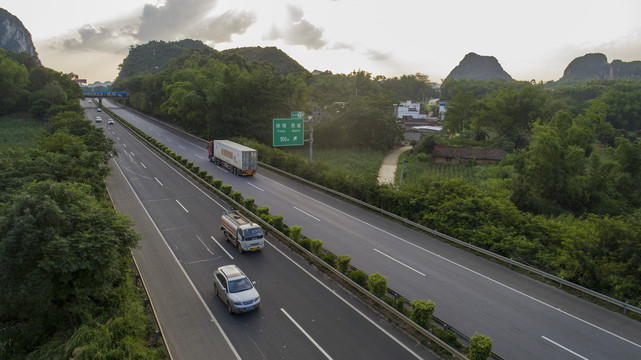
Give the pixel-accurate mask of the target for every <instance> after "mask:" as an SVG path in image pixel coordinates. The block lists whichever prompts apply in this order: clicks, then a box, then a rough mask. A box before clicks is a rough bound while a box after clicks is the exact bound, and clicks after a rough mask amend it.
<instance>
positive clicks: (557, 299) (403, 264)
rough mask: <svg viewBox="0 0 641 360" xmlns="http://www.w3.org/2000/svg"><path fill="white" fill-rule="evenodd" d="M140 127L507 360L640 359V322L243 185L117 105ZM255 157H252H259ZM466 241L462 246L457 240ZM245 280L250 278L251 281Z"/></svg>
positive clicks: (269, 177)
mask: <svg viewBox="0 0 641 360" xmlns="http://www.w3.org/2000/svg"><path fill="white" fill-rule="evenodd" d="M113 110H114V111H115V112H116V113H118V114H119V115H120V116H122V117H123V118H125V119H126V120H128V121H130V122H131V123H132V124H134V125H135V126H137V127H138V128H140V129H142V130H143V131H145V132H146V133H147V134H149V135H151V136H153V137H154V138H155V139H157V140H159V141H161V142H163V143H164V144H166V145H167V146H168V147H170V148H171V149H172V150H173V151H175V152H176V153H178V154H180V155H182V156H183V157H186V158H188V159H190V161H193V162H194V163H195V164H196V165H199V166H200V167H201V169H205V170H207V171H208V172H209V173H210V174H212V175H213V176H214V177H215V178H220V179H222V180H223V183H225V184H231V185H232V186H233V189H234V190H238V191H240V192H241V193H242V194H243V196H244V197H253V198H255V200H256V201H255V202H256V204H257V205H266V206H268V207H269V208H270V213H272V214H281V215H283V216H284V218H285V223H286V224H288V225H290V226H292V225H299V226H302V227H303V234H305V235H306V236H308V237H309V238H317V239H320V240H322V241H323V243H324V246H325V247H326V248H328V249H330V250H331V251H333V252H334V253H337V254H347V255H350V256H351V257H352V264H353V265H355V266H356V267H358V268H360V269H362V270H364V271H365V272H366V273H368V274H369V273H374V272H380V273H381V274H382V275H384V276H386V277H387V281H388V285H389V287H390V288H392V289H394V290H395V291H397V292H398V293H400V294H402V295H403V296H405V297H406V298H408V299H410V300H413V299H431V300H433V301H434V302H435V304H436V312H435V314H436V315H437V316H438V317H439V318H441V319H443V320H444V321H446V322H448V323H449V324H451V325H452V326H453V327H455V328H457V329H458V330H460V331H462V332H464V333H466V334H468V335H472V334H474V333H475V332H479V333H481V334H484V335H487V336H489V337H490V338H491V339H492V340H493V342H494V346H493V350H494V351H495V352H496V353H498V354H499V355H501V356H503V357H504V358H507V359H641V324H640V323H639V322H637V321H634V320H631V319H629V318H627V317H626V316H623V315H621V314H618V313H615V312H612V311H609V310H606V309H603V308H601V307H599V306H596V305H594V304H592V303H590V302H588V301H585V300H582V299H579V298H577V297H575V296H573V295H570V294H567V293H565V292H564V291H561V290H559V289H557V288H555V287H553V286H549V285H546V284H543V283H540V282H538V281H535V280H532V279H530V278H528V277H525V276H523V275H520V274H518V273H515V272H513V271H511V270H509V269H508V268H506V267H503V266H500V265H497V264H494V263H492V262H490V261H487V260H484V259H482V258H479V257H477V256H474V255H473V254H470V253H469V252H467V251H465V250H462V249H458V248H454V247H452V246H449V245H447V244H445V243H443V242H441V241H438V240H435V239H433V238H431V237H429V236H427V235H425V234H423V233H420V232H417V231H414V230H412V229H409V228H407V227H405V226H403V225H401V224H398V223H396V222H393V221H390V220H388V219H386V218H385V217H383V216H379V215H377V214H376V213H373V212H371V211H367V210H363V209H361V208H359V207H357V206H354V205H352V204H349V203H346V202H344V201H342V200H340V199H337V198H335V197H332V196H329V195H327V194H325V193H323V192H320V191H318V190H315V189H313V188H310V187H308V186H305V185H302V184H300V183H297V182H295V181H292V180H290V179H288V178H285V177H283V176H280V175H278V174H275V173H273V172H271V171H268V170H266V169H264V168H259V170H258V174H257V175H256V176H253V177H250V178H242V177H238V176H235V175H232V174H230V173H228V172H227V171H226V170H225V169H223V168H219V167H216V166H215V165H214V164H213V163H210V162H209V161H208V160H207V153H206V145H205V143H204V142H202V141H199V140H197V139H194V138H193V137H190V136H185V135H182V134H180V133H178V132H176V131H173V130H172V129H170V128H168V127H165V126H162V125H159V124H158V123H156V122H154V121H151V120H149V119H146V118H145V117H143V116H141V115H139V114H136V113H133V112H131V111H128V110H127V109H124V108H120V107H118V106H115V107H114V108H113ZM259 158H260V154H259ZM463 240H464V239H463ZM250 277H251V276H250Z"/></svg>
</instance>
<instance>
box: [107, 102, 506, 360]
mask: <svg viewBox="0 0 641 360" xmlns="http://www.w3.org/2000/svg"><path fill="white" fill-rule="evenodd" d="M111 115H112V116H114V117H118V118H120V117H119V116H118V115H117V114H115V113H113V112H111ZM121 121H122V118H121ZM123 123H124V124H125V125H126V127H129V126H133V125H131V124H129V122H127V121H123ZM132 133H133V134H134V135H136V136H139V135H138V134H137V133H136V132H135V131H133V129H132ZM139 137H140V136H139ZM140 139H141V140H142V141H144V142H146V143H147V144H148V145H149V146H151V147H152V148H154V149H156V150H157V151H158V153H160V154H162V155H164V156H165V157H166V158H167V159H169V160H170V161H171V162H172V163H173V164H174V165H176V166H178V167H180V168H182V169H183V170H184V171H185V172H186V173H187V174H189V175H190V177H191V178H192V179H194V180H196V181H198V182H199V183H200V184H201V185H204V186H206V187H207V188H209V189H210V190H212V191H214V192H215V193H217V194H218V195H219V196H220V197H222V198H223V199H225V200H226V201H227V202H228V203H229V204H231V205H232V206H234V207H235V208H237V209H238V210H241V211H243V212H244V213H245V214H246V215H248V216H250V217H252V218H253V219H255V220H256V221H257V222H259V223H260V224H261V225H262V226H263V227H264V228H267V229H269V231H270V233H271V234H272V236H274V234H275V235H276V236H275V238H277V239H279V240H280V241H281V242H283V243H285V244H286V245H288V246H289V247H290V248H294V249H296V250H297V251H298V252H299V253H301V254H304V255H305V257H306V258H307V260H309V261H311V262H314V264H315V265H316V266H317V267H319V268H322V269H323V270H325V271H326V272H329V273H330V274H331V275H332V276H333V278H334V279H335V280H339V281H340V282H341V283H342V284H343V285H345V286H346V287H349V288H350V289H352V290H353V291H356V292H357V293H358V294H360V295H361V296H362V297H363V298H365V299H366V300H367V301H368V302H369V303H370V304H376V306H377V309H378V310H379V311H385V313H386V314H387V315H388V317H393V318H395V319H396V320H397V321H399V322H402V323H403V324H404V325H405V326H406V329H407V328H411V329H412V330H413V331H415V332H417V333H419V334H420V335H421V336H423V337H425V338H427V339H429V341H432V342H434V343H435V344H437V345H438V346H440V347H441V348H442V349H443V350H445V351H447V352H448V353H449V354H450V355H451V356H452V357H453V358H454V359H459V360H469V358H468V357H466V356H465V355H464V354H462V353H460V352H459V351H458V350H456V349H455V348H453V347H451V346H450V345H449V344H447V343H446V342H444V341H443V340H441V339H440V338H439V337H437V336H436V335H434V334H432V333H431V332H430V331H428V330H427V329H425V328H423V327H421V326H419V325H418V324H416V323H415V322H414V321H412V320H410V319H409V318H408V317H407V316H405V315H404V314H402V313H400V312H399V311H398V310H396V309H395V308H394V307H392V306H390V305H389V304H387V303H386V302H385V301H383V300H382V299H380V298H378V297H376V296H374V295H373V294H372V293H370V292H369V291H367V290H366V289H364V288H362V287H361V286H360V285H358V284H356V283H355V282H354V281H353V280H352V279H350V278H348V277H347V276H346V275H345V274H343V273H341V272H340V271H338V270H337V269H335V268H334V267H333V266H331V265H329V264H327V263H326V262H325V261H323V260H322V259H320V258H319V257H318V256H316V255H315V254H313V253H311V252H310V251H309V250H307V249H305V248H304V247H302V246H301V245H300V244H298V243H297V242H296V241H294V240H292V239H290V238H289V237H288V236H286V235H285V234H283V233H282V232H280V231H279V230H278V229H276V228H275V227H273V226H272V225H270V224H269V223H267V222H265V221H264V220H263V219H261V218H260V217H259V216H258V215H256V214H254V213H253V212H251V211H249V210H247V209H246V208H245V207H244V206H243V205H242V204H239V203H238V202H236V201H235V200H234V199H233V198H232V197H230V196H229V195H227V194H225V193H224V192H222V191H221V190H220V189H217V188H216V187H214V186H213V185H211V184H210V183H209V182H207V181H205V180H204V179H202V178H201V177H199V176H198V175H196V174H194V173H193V172H192V171H190V170H189V169H187V168H186V167H184V166H183V165H182V164H181V163H179V162H178V161H176V160H175V159H173V158H172V157H170V156H169V155H167V154H166V153H165V152H163V151H161V150H160V149H158V148H156V147H155V146H154V145H153V144H151V143H150V142H148V141H147V140H146V139H144V138H142V137H140ZM143 286H144V284H143ZM146 291H147V290H146V288H145V292H146ZM147 298H148V299H149V296H147ZM152 309H153V306H152ZM154 316H155V312H154ZM156 324H157V325H159V324H158V323H157V322H156ZM159 328H160V327H159ZM170 357H171V355H170ZM495 359H496V357H495ZM498 359H500V358H498Z"/></svg>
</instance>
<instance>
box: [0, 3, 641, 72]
mask: <svg viewBox="0 0 641 360" xmlns="http://www.w3.org/2000/svg"><path fill="white" fill-rule="evenodd" d="M0 7H1V8H4V9H6V10H7V11H9V12H10V13H12V14H13V15H15V16H17V17H18V18H19V19H20V20H21V21H22V23H23V24H24V26H25V27H26V28H27V30H29V32H30V33H31V36H32V38H33V41H34V44H35V46H36V51H37V52H38V54H39V57H40V59H41V61H42V62H43V64H44V65H45V66H47V67H49V68H52V69H55V70H58V71H62V72H64V73H70V72H72V73H75V74H77V75H79V76H80V78H85V79H87V80H88V82H89V83H92V82H94V81H113V80H114V79H115V78H116V77H117V76H118V65H119V64H121V63H122V61H123V59H124V58H125V57H126V56H127V54H128V51H129V48H130V46H132V45H140V44H145V43H147V42H149V41H151V40H164V41H176V40H182V39H185V38H190V39H196V40H201V41H203V42H204V43H206V44H207V45H209V46H211V47H213V48H215V49H217V50H225V49H230V48H237V47H247V46H262V47H266V46H275V47H277V48H279V49H281V50H283V51H284V52H285V53H287V54H288V55H289V56H290V57H292V58H293V59H294V60H296V61H298V63H300V64H301V65H302V66H303V67H305V68H306V69H307V70H309V71H312V70H321V71H325V70H329V71H331V72H333V73H335V74H336V73H343V74H349V73H350V72H352V71H354V70H364V71H366V72H369V73H371V74H372V75H373V76H376V75H383V76H385V77H388V78H390V77H398V76H402V75H411V74H415V73H422V74H427V75H428V76H429V79H430V80H431V81H434V82H437V83H440V82H441V80H442V79H444V78H445V77H447V75H448V74H449V73H450V71H452V69H453V68H454V67H456V66H457V65H458V64H459V62H460V61H461V60H462V59H463V57H464V56H465V55H466V54H467V53H470V52H474V53H477V54H479V55H483V56H494V57H495V58H496V59H497V60H498V61H499V63H500V64H501V66H502V67H503V69H504V70H505V71H506V72H507V73H508V74H510V75H511V76H512V77H513V78H515V79H517V80H527V81H530V80H536V81H537V82H538V81H544V82H545V81H549V80H558V79H559V78H560V77H562V76H563V71H564V70H565V68H566V67H567V65H568V64H569V63H570V62H571V61H572V60H573V59H575V58H577V57H580V56H583V55H585V54H588V53H595V52H598V53H603V54H605V55H606V57H607V58H608V61H609V62H612V61H613V60H616V59H619V60H622V61H634V60H641V21H639V15H641V1H638V0H598V1H597V0H537V1H532V0H484V1H478V0H446V1H434V0H394V1H381V0H378V1H377V0H109V1H86V0H56V1H43V0H0Z"/></svg>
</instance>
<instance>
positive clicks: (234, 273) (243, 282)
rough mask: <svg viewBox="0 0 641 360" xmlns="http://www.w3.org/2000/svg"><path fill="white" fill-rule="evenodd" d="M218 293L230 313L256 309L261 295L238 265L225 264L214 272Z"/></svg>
mask: <svg viewBox="0 0 641 360" xmlns="http://www.w3.org/2000/svg"><path fill="white" fill-rule="evenodd" d="M214 287H215V288H216V295H218V297H220V299H221V300H222V301H223V302H224V303H225V305H227V311H229V313H230V314H233V313H242V312H247V311H251V310H256V309H258V308H259V307H260V295H258V291H257V290H256V288H255V287H254V284H253V283H252V282H251V281H249V279H248V278H247V276H245V274H244V273H243V272H242V271H241V270H240V269H239V268H238V266H236V265H225V266H221V267H219V268H218V269H217V270H216V271H215V272H214Z"/></svg>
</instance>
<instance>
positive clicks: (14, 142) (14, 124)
mask: <svg viewBox="0 0 641 360" xmlns="http://www.w3.org/2000/svg"><path fill="white" fill-rule="evenodd" d="M42 125H43V123H42V120H40V119H37V118H34V117H32V116H31V115H29V114H11V115H6V116H0V151H7V150H10V149H16V148H24V149H28V148H30V147H33V146H34V145H35V135H37V134H40V133H41V132H42Z"/></svg>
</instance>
